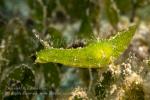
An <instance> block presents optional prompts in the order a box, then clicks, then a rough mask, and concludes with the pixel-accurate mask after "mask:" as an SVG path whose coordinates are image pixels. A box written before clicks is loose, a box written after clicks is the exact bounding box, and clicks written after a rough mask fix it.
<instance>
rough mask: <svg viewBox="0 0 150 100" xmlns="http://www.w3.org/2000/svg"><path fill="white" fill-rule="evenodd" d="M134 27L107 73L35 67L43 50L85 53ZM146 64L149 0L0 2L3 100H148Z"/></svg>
mask: <svg viewBox="0 0 150 100" xmlns="http://www.w3.org/2000/svg"><path fill="white" fill-rule="evenodd" d="M133 23H134V24H137V26H138V29H137V31H136V34H135V36H134V38H133V40H132V42H131V44H130V45H129V47H128V49H127V50H126V51H125V52H124V54H122V55H121V56H120V58H119V59H118V60H117V61H116V62H115V63H112V64H110V65H108V66H107V68H106V69H81V68H72V66H64V65H61V64H56V63H47V64H37V63H35V62H34V60H35V53H36V52H37V51H39V50H41V49H43V48H44V46H45V45H49V46H52V47H55V48H78V47H85V46H86V45H87V44H88V42H89V41H90V40H93V39H106V38H109V37H111V36H113V35H115V34H116V33H117V32H118V31H120V30H122V29H126V28H128V27H129V26H130V25H131V24H133ZM149 58H150V1H149V0H0V98H2V100H68V99H69V100H89V99H90V100H150V61H149ZM62 59H63V58H62Z"/></svg>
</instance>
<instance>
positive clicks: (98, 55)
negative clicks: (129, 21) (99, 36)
mask: <svg viewBox="0 0 150 100" xmlns="http://www.w3.org/2000/svg"><path fill="white" fill-rule="evenodd" d="M135 30H136V26H131V27H129V28H128V29H127V30H124V31H121V32H118V33H117V35H116V36H114V37H112V38H110V39H105V40H99V41H95V42H92V43H90V44H89V45H88V46H86V47H84V48H76V49H59V48H47V49H43V50H41V51H39V52H37V54H36V56H37V59H36V61H35V62H37V63H48V62H54V63H61V64H64V65H67V66H71V67H80V68H100V67H105V66H106V65H108V64H109V63H111V62H112V60H116V59H117V58H118V57H119V56H120V54H121V53H123V52H124V50H125V49H126V48H127V47H128V45H129V43H130V41H131V39H132V37H133V35H134V33H135Z"/></svg>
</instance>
